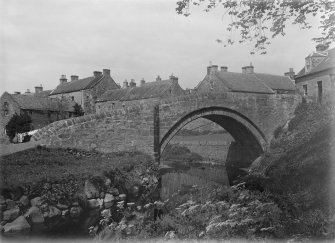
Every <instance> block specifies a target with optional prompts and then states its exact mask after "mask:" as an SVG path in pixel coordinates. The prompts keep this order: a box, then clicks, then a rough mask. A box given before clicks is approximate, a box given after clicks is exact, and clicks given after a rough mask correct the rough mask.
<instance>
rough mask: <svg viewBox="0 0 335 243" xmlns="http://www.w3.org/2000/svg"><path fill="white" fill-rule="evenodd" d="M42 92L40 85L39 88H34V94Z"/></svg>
mask: <svg viewBox="0 0 335 243" xmlns="http://www.w3.org/2000/svg"><path fill="white" fill-rule="evenodd" d="M42 91H43V87H42V84H41V85H40V86H35V94H38V93H40V92H42Z"/></svg>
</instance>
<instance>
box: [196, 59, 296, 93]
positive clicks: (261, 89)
mask: <svg viewBox="0 0 335 243" xmlns="http://www.w3.org/2000/svg"><path fill="white" fill-rule="evenodd" d="M195 90H196V91H197V92H199V93H202V92H242V93H260V94H282V93H294V92H295V86H294V83H293V80H292V79H290V78H289V77H288V76H279V75H273V74H265V73H255V72H254V67H253V66H252V65H250V66H245V67H242V72H241V73H237V72H228V68H227V67H226V66H222V67H221V68H220V70H218V66H217V65H211V66H209V67H207V74H206V76H205V78H204V79H203V80H202V81H201V82H200V83H199V84H198V85H197V87H196V88H195Z"/></svg>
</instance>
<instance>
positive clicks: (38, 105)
mask: <svg viewBox="0 0 335 243" xmlns="http://www.w3.org/2000/svg"><path fill="white" fill-rule="evenodd" d="M10 96H11V97H12V98H13V100H14V101H15V102H16V103H17V104H18V105H19V106H20V108H21V109H23V110H46V111H58V110H59V105H60V103H59V101H57V100H56V99H50V98H42V97H37V96H34V95H24V94H10ZM62 104H63V105H64V110H65V111H74V109H73V106H74V102H71V101H62Z"/></svg>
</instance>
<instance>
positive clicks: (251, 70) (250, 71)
mask: <svg viewBox="0 0 335 243" xmlns="http://www.w3.org/2000/svg"><path fill="white" fill-rule="evenodd" d="M242 73H244V74H253V73H254V66H253V65H252V64H251V63H250V65H249V66H245V67H242Z"/></svg>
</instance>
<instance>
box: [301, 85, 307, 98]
mask: <svg viewBox="0 0 335 243" xmlns="http://www.w3.org/2000/svg"><path fill="white" fill-rule="evenodd" d="M302 88H303V90H304V96H306V95H307V84H304V85H303V86H302Z"/></svg>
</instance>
